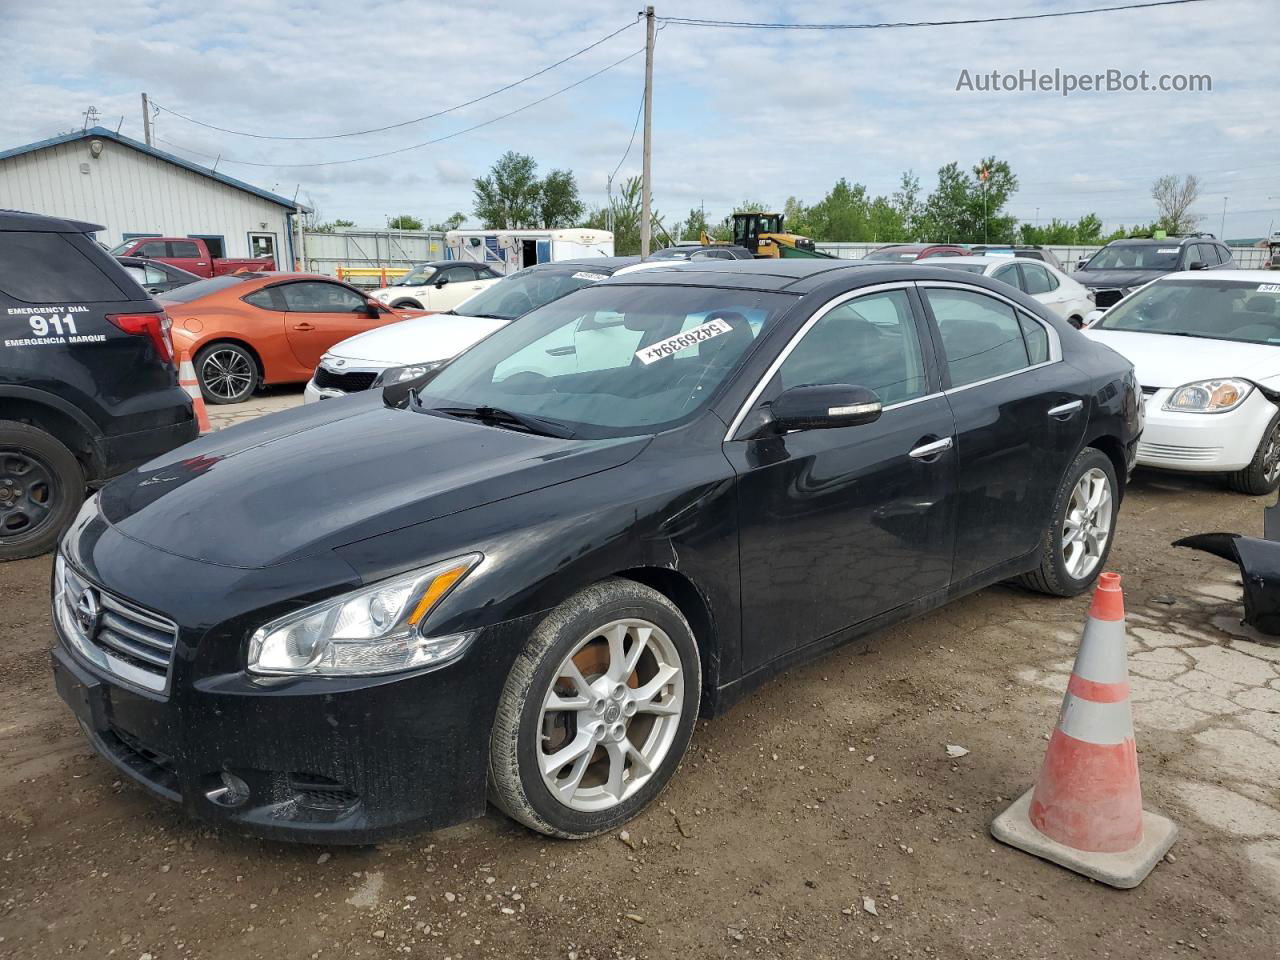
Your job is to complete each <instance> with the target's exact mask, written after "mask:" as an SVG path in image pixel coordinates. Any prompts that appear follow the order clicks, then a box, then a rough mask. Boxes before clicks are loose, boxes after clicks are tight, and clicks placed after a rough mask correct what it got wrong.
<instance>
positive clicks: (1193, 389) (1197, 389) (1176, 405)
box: [1164, 378, 1253, 413]
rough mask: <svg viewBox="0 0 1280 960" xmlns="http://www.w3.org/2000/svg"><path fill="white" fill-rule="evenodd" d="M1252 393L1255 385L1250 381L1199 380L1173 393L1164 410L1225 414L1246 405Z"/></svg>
mask: <svg viewBox="0 0 1280 960" xmlns="http://www.w3.org/2000/svg"><path fill="white" fill-rule="evenodd" d="M1252 392H1253V384H1252V383H1250V382H1249V381H1248V380H1236V379H1233V378H1228V379H1224V380H1198V381H1196V382H1195V383H1187V384H1183V385H1182V386H1181V387H1179V388H1178V389H1177V390H1175V391H1173V393H1172V394H1170V395H1169V399H1168V400H1166V401H1165V402H1164V409H1165V410H1168V411H1170V412H1171V413H1225V412H1226V411H1228V410H1234V409H1235V408H1236V407H1238V406H1240V404H1242V403H1244V400H1245V398H1246V397H1247V396H1249V394H1250V393H1252Z"/></svg>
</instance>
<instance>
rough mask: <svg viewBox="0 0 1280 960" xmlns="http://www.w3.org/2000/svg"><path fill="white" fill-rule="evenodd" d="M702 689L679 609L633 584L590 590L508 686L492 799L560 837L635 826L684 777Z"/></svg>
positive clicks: (559, 611) (494, 755)
mask: <svg viewBox="0 0 1280 960" xmlns="http://www.w3.org/2000/svg"><path fill="white" fill-rule="evenodd" d="M701 690H702V669H701V665H700V661H699V659H698V647H697V644H696V642H695V641H694V638H693V632H692V631H691V630H690V629H689V624H688V622H687V621H686V620H685V618H684V617H683V616H682V615H681V613H680V611H679V610H678V609H677V608H676V606H675V605H674V604H672V603H671V601H670V600H668V599H667V598H666V597H664V596H663V595H662V594H660V593H658V592H657V591H656V590H652V589H650V588H649V587H646V586H643V585H642V584H638V583H634V582H632V581H630V580H606V581H604V582H602V583H598V584H596V585H594V586H591V587H588V588H587V589H586V590H583V591H582V592H581V593H578V594H577V595H575V596H573V597H571V598H569V599H568V600H566V601H565V602H564V603H562V604H561V605H560V606H559V607H557V608H556V609H555V610H553V611H552V612H551V613H550V614H548V616H547V618H546V619H545V620H543V621H542V623H541V624H539V625H538V628H537V629H536V630H535V631H534V633H533V636H532V637H530V638H529V642H528V644H527V645H526V646H525V649H524V650H523V651H522V652H521V654H520V656H519V657H518V658H517V659H516V662H515V664H514V666H512V668H511V673H510V674H509V675H508V677H507V682H506V686H505V687H504V689H503V692H502V698H501V700H500V701H499V704H498V713H497V718H496V721H495V722H494V726H493V734H492V737H491V740H490V747H489V773H490V776H489V783H490V788H491V791H492V795H493V799H494V801H495V802H496V803H497V805H498V806H499V807H501V808H502V809H503V810H504V811H505V812H506V813H507V814H508V815H510V816H511V817H512V818H514V819H516V820H518V821H520V822H521V823H523V824H524V825H525V826H527V827H530V828H532V829H534V830H537V831H539V832H540V833H545V834H548V835H550V836H556V837H566V838H570V839H578V838H582V837H590V836H594V835H596V834H598V833H604V832H606V831H608V830H612V829H614V828H616V827H617V826H619V825H620V824H623V823H626V822H627V821H628V820H630V819H631V818H632V817H634V816H635V815H636V814H637V813H639V812H640V811H641V810H643V809H644V808H645V807H646V806H647V805H648V804H649V803H650V802H651V801H652V800H653V799H654V797H656V796H657V795H658V794H659V793H661V792H662V790H663V788H665V787H666V785H667V784H668V783H669V782H670V780H671V778H672V776H673V775H674V774H675V772H676V768H677V767H678V766H679V765H680V760H681V758H682V757H683V756H684V752H685V748H686V747H688V745H689V739H690V737H691V736H692V734H693V725H694V722H695V721H696V719H697V713H698V701H699V697H700V694H701Z"/></svg>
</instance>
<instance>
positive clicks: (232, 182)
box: [0, 127, 311, 212]
mask: <svg viewBox="0 0 1280 960" xmlns="http://www.w3.org/2000/svg"><path fill="white" fill-rule="evenodd" d="M93 139H99V140H113V141H115V142H116V143H120V144H124V145H125V146H126V147H132V148H133V149H134V150H137V151H138V152H139V153H145V154H147V155H149V156H152V157H155V158H156V159H157V160H164V161H166V162H167V163H172V164H174V165H176V166H179V167H183V168H184V169H187V170H190V171H192V172H193V173H198V174H200V175H201V176H205V177H208V178H209V179H211V180H217V181H218V182H219V183H225V184H226V185H227V186H229V187H235V188H236V189H237V190H243V191H244V192H245V193H252V194H253V195H254V196H257V197H261V198H262V199H264V200H270V201H271V202H272V203H278V204H279V205H280V206H282V207H284V208H286V209H288V210H293V209H302V210H305V211H307V212H310V210H311V208H310V207H308V206H306V205H305V204H301V203H298V204H295V203H294V202H293V201H292V200H290V199H289V198H288V197H282V196H280V195H279V194H276V193H272V192H271V191H270V190H263V189H262V188H261V187H255V186H253V185H252V184H249V183H245V182H244V181H243V180H237V179H236V178H235V177H229V176H227V175H226V174H225V173H218V172H217V171H216V170H211V169H209V168H208V167H202V166H201V165H200V164H198V163H192V162H191V161H190V160H184V159H182V157H178V156H174V155H173V154H172V153H166V152H165V151H163V150H157V149H156V148H155V147H148V146H147V145H146V144H145V143H140V142H138V141H137V140H134V139H133V138H132V137H126V136H124V135H123V134H120V133H116V132H115V131H114V130H108V129H107V128H106V127H89V128H88V129H87V130H76V131H74V132H72V133H64V134H61V135H60V136H56V137H50V138H49V139H48V140H39V141H37V142H36V143H28V144H25V145H24V146H21V147H13V148H12V149H10V150H0V160H7V159H8V158H9V157H20V156H22V155H23V154H27V153H35V152H36V151H37V150H43V149H45V148H46V147H56V146H59V145H61V144H64V143H73V142H75V141H76V140H93Z"/></svg>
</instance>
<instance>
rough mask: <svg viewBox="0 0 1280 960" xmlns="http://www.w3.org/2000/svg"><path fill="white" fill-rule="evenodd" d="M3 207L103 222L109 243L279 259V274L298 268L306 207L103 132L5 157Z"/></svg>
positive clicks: (0, 187) (0, 177)
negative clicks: (193, 243)
mask: <svg viewBox="0 0 1280 960" xmlns="http://www.w3.org/2000/svg"><path fill="white" fill-rule="evenodd" d="M0 208H8V209H11V210H25V211H28V212H30V213H43V214H49V215H51V216H58V217H68V218H70V219H72V220H87V221H89V222H90V223H100V224H102V225H103V227H104V229H103V230H101V231H99V232H98V235H97V239H98V240H100V241H101V242H103V243H105V244H106V245H107V246H109V247H112V246H115V245H116V244H117V243H119V242H121V241H122V240H129V239H133V238H134V237H146V236H153V237H160V236H163V237H199V238H201V239H202V240H204V241H205V242H206V243H208V244H209V247H210V251H211V252H212V253H213V255H214V256H215V257H216V256H224V257H261V256H273V257H275V258H276V267H277V269H281V270H289V269H292V266H293V263H294V226H295V225H294V218H295V216H296V214H297V213H298V212H300V211H304V210H306V209H307V208H306V207H303V206H300V205H296V204H295V203H294V201H293V200H290V199H289V198H287V197H281V196H278V195H276V194H274V193H271V192H270V191H267V190H263V189H261V188H259V187H255V186H252V185H250V184H247V183H244V182H242V181H240V180H237V179H235V178H234V177H229V176H227V175H226V174H224V173H218V172H217V171H216V170H211V169H209V168H208V167H202V166H200V165H199V164H196V163H192V162H191V161H189V160H183V159H182V158H181V157H176V156H174V155H173V154H171V153H165V152H164V151H163V150H157V149H155V148H154V147H148V146H147V145H146V144H144V143H139V142H138V141H137V140H133V139H130V138H129V137H125V136H121V135H120V134H118V133H116V132H115V131H112V130H108V129H106V128H105V127H90V128H89V129H87V130H77V131H76V132H74V133H67V134H63V135H61V136H58V137H52V138H51V139H48V140H41V141H39V142H38V143H29V144H27V145H26V146H22V147H15V148H13V149H12V150H3V151H0ZM219 251H221V252H219Z"/></svg>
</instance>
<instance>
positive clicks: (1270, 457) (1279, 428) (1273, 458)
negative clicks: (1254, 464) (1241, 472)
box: [1262, 423, 1280, 484]
mask: <svg viewBox="0 0 1280 960" xmlns="http://www.w3.org/2000/svg"><path fill="white" fill-rule="evenodd" d="M1262 475H1263V477H1265V478H1266V481H1267V483H1269V484H1271V483H1275V482H1276V479H1277V478H1280V423H1277V424H1276V425H1275V426H1274V427H1273V428H1272V429H1271V433H1269V434H1268V435H1267V439H1266V448H1265V449H1264V450H1263V452H1262Z"/></svg>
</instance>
